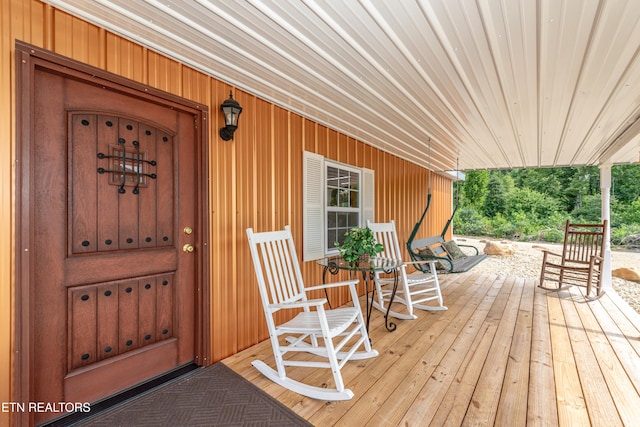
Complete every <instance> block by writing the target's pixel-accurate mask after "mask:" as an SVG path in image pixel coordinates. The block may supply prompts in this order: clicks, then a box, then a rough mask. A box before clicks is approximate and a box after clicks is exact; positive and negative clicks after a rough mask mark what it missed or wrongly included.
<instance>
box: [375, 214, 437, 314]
mask: <svg viewBox="0 0 640 427" xmlns="http://www.w3.org/2000/svg"><path fill="white" fill-rule="evenodd" d="M367 227H369V228H370V229H371V231H373V234H374V236H375V238H376V240H377V241H378V242H379V243H381V244H382V245H383V246H384V252H383V253H382V254H381V256H383V257H385V258H391V259H394V260H396V261H398V263H399V264H400V268H399V271H398V277H399V281H400V284H399V287H398V290H397V291H396V294H395V297H394V299H393V302H394V304H395V303H396V302H399V303H401V304H404V305H405V306H406V309H407V312H406V313H404V312H398V311H395V310H393V309H391V310H390V311H389V314H390V315H392V316H393V317H395V318H397V319H417V316H416V315H415V314H413V309H414V308H417V309H420V310H426V311H441V310H446V309H447V307H445V306H444V305H443V302H442V293H441V292H440V282H439V281H438V273H437V272H436V262H437V261H436V260H430V261H412V262H403V261H402V255H401V250H400V245H399V244H398V235H397V233H396V225H395V223H394V222H393V220H392V221H391V222H381V223H372V222H369V221H367ZM425 264H428V265H429V266H430V267H429V269H428V272H421V271H416V272H413V273H411V272H408V271H407V267H408V266H413V267H417V268H418V269H419V267H420V266H424V265H425ZM425 270H426V269H425ZM375 285H376V293H377V296H378V300H377V301H375V300H373V301H372V304H373V306H374V307H376V308H377V309H378V310H381V311H383V312H386V311H387V308H388V304H389V301H390V299H391V296H392V294H393V285H394V280H393V279H391V278H384V277H382V276H381V273H380V272H379V271H377V272H376V274H375ZM430 301H435V302H436V303H437V305H427V304H425V303H428V302H430Z"/></svg>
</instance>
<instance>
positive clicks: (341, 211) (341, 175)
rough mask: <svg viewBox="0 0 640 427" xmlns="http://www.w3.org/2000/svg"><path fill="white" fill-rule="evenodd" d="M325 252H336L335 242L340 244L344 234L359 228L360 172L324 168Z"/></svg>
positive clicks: (333, 165)
mask: <svg viewBox="0 0 640 427" xmlns="http://www.w3.org/2000/svg"><path fill="white" fill-rule="evenodd" d="M325 188H326V200H327V201H326V208H325V209H326V210H325V214H326V218H327V223H326V227H327V228H326V236H327V243H326V251H327V253H329V254H334V253H336V252H337V249H336V247H335V242H336V241H337V242H339V243H342V242H343V241H344V234H345V233H346V232H347V231H349V230H350V229H351V228H353V227H358V226H360V205H361V202H360V172H359V171H358V170H354V169H353V168H350V167H348V166H345V167H341V166H340V165H337V164H332V165H331V166H330V165H329V164H327V168H326V187H325Z"/></svg>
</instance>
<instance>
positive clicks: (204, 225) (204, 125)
mask: <svg viewBox="0 0 640 427" xmlns="http://www.w3.org/2000/svg"><path fill="white" fill-rule="evenodd" d="M15 46H16V54H15V61H16V79H15V80H16V86H15V88H16V90H15V96H16V113H15V114H16V141H15V150H16V151H15V153H16V169H15V175H14V178H15V184H14V191H15V216H14V218H15V222H14V226H15V231H14V236H15V248H14V262H15V270H14V277H15V280H14V282H13V294H14V304H13V314H12V319H13V324H14V327H13V348H12V350H13V352H12V359H13V376H12V387H11V392H12V399H13V400H14V401H17V402H25V403H26V402H28V401H29V398H30V396H31V392H32V375H33V366H32V364H31V357H30V355H31V351H32V349H33V336H32V334H33V331H32V329H33V325H32V324H31V321H30V319H31V314H32V312H33V310H34V308H33V306H32V298H31V295H32V292H33V283H32V277H33V274H34V271H35V260H34V259H33V257H31V256H30V253H29V248H30V247H31V246H32V242H34V232H33V226H32V224H33V221H34V219H33V218H34V215H33V211H32V196H33V191H34V189H33V188H32V183H31V178H30V177H31V175H32V173H33V171H32V169H31V156H32V144H31V136H32V128H33V126H34V120H33V109H32V106H33V99H34V93H35V89H36V88H35V87H34V86H35V84H34V74H35V70H36V68H37V69H45V70H49V71H51V72H55V73H57V74H60V75H63V76H65V77H69V78H73V79H76V80H80V81H84V82H86V83H88V84H91V85H96V86H102V87H107V88H109V90H114V91H118V92H120V93H122V94H124V95H127V96H132V97H137V98H139V99H143V100H146V101H149V102H154V103H156V104H159V105H164V106H167V107H169V108H173V109H177V110H181V111H185V112H187V113H189V114H192V115H193V116H194V117H195V120H196V123H195V125H196V157H197V158H196V171H195V172H196V186H197V188H196V194H195V197H196V199H197V201H196V207H197V212H196V223H195V224H194V226H195V227H194V228H195V229H196V230H200V232H199V233H197V234H196V236H195V245H196V247H197V248H198V250H197V251H196V252H195V253H194V255H195V256H196V271H195V276H196V284H195V292H196V295H195V304H196V307H195V319H194V322H195V323H194V324H195V331H194V332H195V363H196V364H198V365H201V366H207V365H209V364H210V363H211V338H210V336H211V334H210V331H211V322H210V304H209V295H210V283H211V281H210V267H209V259H210V258H209V247H210V245H209V236H210V234H209V185H208V182H209V179H208V171H209V147H208V145H209V144H208V133H209V131H208V122H209V120H208V110H209V109H208V107H207V106H206V105H203V104H199V103H196V102H193V101H189V100H187V99H184V98H181V97H178V96H176V95H173V94H170V93H167V92H163V91H161V90H158V89H155V88H152V87H150V86H146V85H144V84H141V83H138V82H135V81H132V80H129V79H126V78H124V77H121V76H118V75H116V74H113V73H110V72H107V71H104V70H101V69H98V68H95V67H92V66H90V65H87V64H84V63H81V62H79V61H76V60H73V59H70V58H67V57H64V56H62V55H59V54H56V53H53V52H51V51H48V50H45V49H42V48H39V47H36V46H33V45H30V44H27V43H24V42H21V41H16V45H15ZM13 416H14V425H26V424H28V419H29V414H28V413H14V414H13Z"/></svg>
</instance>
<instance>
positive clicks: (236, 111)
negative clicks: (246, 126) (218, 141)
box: [220, 91, 242, 141]
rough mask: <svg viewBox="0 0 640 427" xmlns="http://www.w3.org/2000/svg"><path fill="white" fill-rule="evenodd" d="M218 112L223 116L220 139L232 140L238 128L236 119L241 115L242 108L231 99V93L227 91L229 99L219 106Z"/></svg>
mask: <svg viewBox="0 0 640 427" xmlns="http://www.w3.org/2000/svg"><path fill="white" fill-rule="evenodd" d="M220 110H222V114H223V115H224V127H221V128H220V138H222V139H223V140H224V141H229V140H230V139H233V133H234V132H235V131H236V129H237V128H238V117H240V113H242V107H241V106H240V104H238V101H236V100H235V99H233V93H232V92H231V91H229V99H227V100H225V101H224V102H223V103H222V104H221V105H220Z"/></svg>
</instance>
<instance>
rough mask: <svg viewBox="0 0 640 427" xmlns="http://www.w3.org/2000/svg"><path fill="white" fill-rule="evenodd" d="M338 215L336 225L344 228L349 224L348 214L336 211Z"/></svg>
mask: <svg viewBox="0 0 640 427" xmlns="http://www.w3.org/2000/svg"><path fill="white" fill-rule="evenodd" d="M336 215H337V217H338V225H337V226H338V227H341V228H346V227H348V226H349V222H348V221H349V214H348V213H347V212H336Z"/></svg>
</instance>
